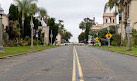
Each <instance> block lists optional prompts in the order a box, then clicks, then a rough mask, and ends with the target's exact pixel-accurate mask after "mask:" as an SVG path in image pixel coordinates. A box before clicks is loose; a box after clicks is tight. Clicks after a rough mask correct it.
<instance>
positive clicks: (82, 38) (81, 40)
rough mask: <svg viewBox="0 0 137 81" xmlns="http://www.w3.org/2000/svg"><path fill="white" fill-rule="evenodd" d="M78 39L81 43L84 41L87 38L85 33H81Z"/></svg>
mask: <svg viewBox="0 0 137 81" xmlns="http://www.w3.org/2000/svg"><path fill="white" fill-rule="evenodd" d="M78 39H79V42H80V43H82V42H84V39H85V33H84V32H82V33H81V34H80V35H79V37H78Z"/></svg>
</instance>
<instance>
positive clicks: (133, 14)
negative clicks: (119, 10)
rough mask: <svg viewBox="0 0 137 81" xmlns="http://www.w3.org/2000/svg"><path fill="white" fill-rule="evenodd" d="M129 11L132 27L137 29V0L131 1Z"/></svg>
mask: <svg viewBox="0 0 137 81" xmlns="http://www.w3.org/2000/svg"><path fill="white" fill-rule="evenodd" d="M129 9H130V11H129V18H130V19H131V23H130V26H131V27H132V28H135V29H137V0H132V1H131V4H130V7H129Z"/></svg>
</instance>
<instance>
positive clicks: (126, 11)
mask: <svg viewBox="0 0 137 81" xmlns="http://www.w3.org/2000/svg"><path fill="white" fill-rule="evenodd" d="M127 13H128V10H127V3H125V39H126V38H127V34H126V27H127V19H128V17H127V16H128V14H127Z"/></svg>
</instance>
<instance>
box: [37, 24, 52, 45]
mask: <svg viewBox="0 0 137 81" xmlns="http://www.w3.org/2000/svg"><path fill="white" fill-rule="evenodd" d="M38 29H42V33H45V34H44V39H45V44H49V26H39V27H38Z"/></svg>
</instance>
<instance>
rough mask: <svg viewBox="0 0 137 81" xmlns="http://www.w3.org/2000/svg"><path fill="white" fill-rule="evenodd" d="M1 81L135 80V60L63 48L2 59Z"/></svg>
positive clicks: (100, 51)
mask: <svg viewBox="0 0 137 81" xmlns="http://www.w3.org/2000/svg"><path fill="white" fill-rule="evenodd" d="M0 81H137V57H133V56H128V55H122V54H118V53H114V52H109V51H104V50H100V49H96V48H92V47H88V46H62V47H57V48H52V49H47V50H44V51H40V52H35V53H29V54H26V55H20V56H15V57H11V58H7V59H1V60H0Z"/></svg>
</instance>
